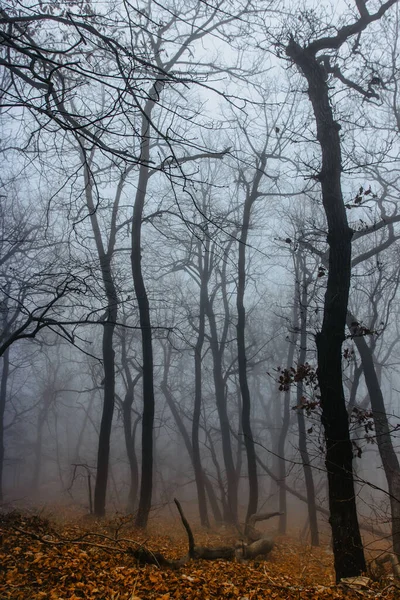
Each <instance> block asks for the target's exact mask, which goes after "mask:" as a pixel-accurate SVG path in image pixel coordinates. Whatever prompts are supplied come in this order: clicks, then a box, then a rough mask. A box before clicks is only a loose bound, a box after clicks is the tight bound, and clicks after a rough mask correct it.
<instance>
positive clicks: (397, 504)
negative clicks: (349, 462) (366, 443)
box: [347, 312, 400, 558]
mask: <svg viewBox="0 0 400 600" xmlns="http://www.w3.org/2000/svg"><path fill="white" fill-rule="evenodd" d="M347 325H348V327H349V330H350V332H351V334H352V336H353V340H354V343H355V345H356V347H357V350H358V353H359V355H360V358H361V364H362V368H363V372H364V379H365V383H366V385H367V389H368V394H369V398H370V401H371V409H372V415H373V419H374V425H375V434H376V442H377V445H378V449H379V454H380V457H381V460H382V465H383V468H384V471H385V475H386V479H387V482H388V489H389V499H390V508H391V513H392V538H393V549H394V552H395V553H396V554H397V556H399V558H400V466H399V460H398V457H397V454H396V451H395V449H394V447H393V441H392V438H391V435H390V426H389V422H388V418H387V415H386V408H385V402H384V399H383V395H382V390H381V386H380V384H379V379H378V375H377V373H376V369H375V364H374V357H373V352H372V350H371V348H370V347H369V346H368V344H367V342H366V340H365V337H363V335H362V333H360V332H359V331H358V321H357V319H356V318H355V317H354V315H352V314H351V313H350V312H349V313H348V317H347Z"/></svg>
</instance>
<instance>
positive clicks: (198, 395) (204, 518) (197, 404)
mask: <svg viewBox="0 0 400 600" xmlns="http://www.w3.org/2000/svg"><path fill="white" fill-rule="evenodd" d="M205 244H206V249H205V252H204V258H203V257H202V245H201V244H199V245H198V259H199V271H200V302H199V331H198V334H197V342H196V347H195V351H194V378H195V383H194V386H195V389H194V406H193V422H192V449H193V468H194V476H195V479H196V488H197V497H198V502H199V514H200V522H201V524H202V525H203V527H209V526H210V522H209V519H208V512H207V501H206V492H205V485H204V473H203V467H202V464H201V455H200V444H199V427H200V414H201V403H202V351H203V345H204V336H205V317H206V304H207V283H208V277H209V244H210V241H209V239H208V238H207V239H206V241H205Z"/></svg>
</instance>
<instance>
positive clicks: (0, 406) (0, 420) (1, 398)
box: [0, 348, 10, 502]
mask: <svg viewBox="0 0 400 600" xmlns="http://www.w3.org/2000/svg"><path fill="white" fill-rule="evenodd" d="M2 359H3V365H2V366H3V368H2V371H1V382H0V502H3V499H4V492H3V470H4V413H5V409H6V400H7V383H8V375H9V373H10V349H9V348H7V349H6V350H5V352H4V354H3V356H2Z"/></svg>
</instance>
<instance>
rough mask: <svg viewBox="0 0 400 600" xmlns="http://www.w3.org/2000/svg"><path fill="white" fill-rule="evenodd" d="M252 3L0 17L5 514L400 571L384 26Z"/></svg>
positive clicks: (391, 149)
mask: <svg viewBox="0 0 400 600" xmlns="http://www.w3.org/2000/svg"><path fill="white" fill-rule="evenodd" d="M262 4H263V5H262V6H259V5H257V3H253V2H248V3H247V2H244V3H241V2H219V3H217V4H215V5H214V3H213V2H211V3H203V2H198V1H193V2H189V3H188V2H185V3H183V2H182V3H181V2H167V4H165V5H164V6H161V5H160V4H158V3H157V2H148V3H141V2H138V3H133V4H129V3H120V2H115V3H108V2H102V3H98V2H93V3H91V2H88V3H87V4H85V3H81V2H72V3H70V2H65V3H63V2H61V3H60V4H58V3H57V4H55V3H53V2H49V3H40V4H38V5H36V4H35V3H33V2H29V3H26V4H24V5H22V4H20V3H18V2H13V1H12V2H6V4H5V6H4V8H3V9H2V12H1V15H2V16H1V19H0V21H1V27H2V34H1V35H2V40H3V41H2V43H3V46H2V50H1V65H2V67H1V68H2V72H1V81H2V85H1V104H0V107H1V112H0V126H1V136H0V137H1V142H0V148H1V152H2V170H1V175H0V187H1V189H0V199H1V212H0V224H1V238H0V294H1V298H0V302H1V304H0V307H1V310H0V317H1V319H2V328H1V337H0V353H1V361H2V367H1V369H2V371H1V382H0V451H1V453H0V465H1V472H0V475H1V502H2V509H3V510H10V509H12V508H15V507H19V508H23V507H25V508H29V509H31V510H32V509H34V510H40V508H41V507H43V506H46V507H47V508H48V509H49V510H54V511H57V510H64V509H68V510H71V512H73V513H74V514H77V515H78V514H79V515H84V514H89V513H90V514H95V515H96V516H98V517H102V516H104V515H105V514H107V515H110V514H113V513H115V512H116V511H118V512H123V513H127V514H131V515H132V522H134V523H135V524H136V525H137V526H138V527H146V526H147V523H148V521H149V520H150V521H151V520H152V519H154V518H155V517H160V518H163V519H165V520H168V519H169V518H171V515H172V514H175V505H174V503H173V501H174V498H178V499H179V501H180V502H181V503H182V505H183V506H184V508H185V511H186V513H187V514H188V515H189V516H190V518H191V520H192V521H193V522H199V523H201V524H202V525H203V526H206V527H208V526H210V525H212V526H221V525H223V524H224V525H227V524H228V525H235V524H236V525H238V524H243V523H245V522H248V519H249V517H250V516H251V515H252V514H256V513H265V512H268V513H275V512H276V513H277V514H276V515H275V516H274V517H273V518H272V517H271V520H270V521H269V522H268V527H269V528H270V530H271V531H274V532H279V533H280V534H285V533H287V532H291V533H293V532H294V534H295V535H301V537H302V539H304V540H308V541H310V542H311V543H313V544H315V545H316V544H318V537H319V536H320V539H321V540H323V542H324V543H330V536H331V527H330V524H329V521H328V520H329V515H331V525H332V535H333V549H334V552H338V547H339V545H340V544H342V545H343V543H344V544H346V541H345V539H340V536H339V534H338V531H335V528H334V527H335V526H334V523H335V518H336V519H344V517H343V514H342V515H341V516H337V515H338V514H339V513H340V510H342V509H340V503H341V502H342V503H343V502H346V503H349V504H348V505H349V507H350V508H348V511H347V513H346V514H350V513H351V514H353V513H352V512H351V511H353V510H354V520H353V521H352V523H351V524H349V523H350V517H349V522H347V521H346V525H344V526H343V527H342V530H343V531H344V530H346V529H348V531H350V530H351V531H353V530H352V529H351V528H352V527H353V526H354V527H355V528H356V529H358V525H359V526H360V528H361V531H362V532H364V533H365V532H366V531H368V532H369V533H371V532H375V534H376V536H378V537H379V536H389V537H390V536H392V537H393V542H394V548H395V552H397V551H398V550H399V551H400V531H399V530H398V523H397V521H396V519H397V516H399V515H400V512H399V514H398V512H397V511H400V508H399V507H400V504H399V501H400V499H399V497H398V490H399V489H400V488H399V487H398V485H397V482H398V481H400V480H399V477H400V470H399V464H398V458H397V456H398V439H399V433H398V430H399V420H398V415H399V412H400V407H399V395H398V390H399V388H400V381H399V343H398V342H399V326H398V323H399V314H398V311H399V295H398V284H399V264H400V263H399V238H400V232H399V225H398V223H399V221H400V216H399V214H398V197H399V189H400V181H399V175H400V172H399V164H400V163H399V127H400V125H399V123H400V120H399V105H398V82H397V78H398V69H399V55H398V46H397V44H398V6H397V4H396V2H388V3H386V4H385V10H383V9H382V12H381V13H379V15H378V13H377V12H376V15H375V13H374V11H378V10H379V7H380V6H381V4H382V3H381V2H378V1H377V2H369V3H368V5H366V3H364V2H363V1H361V2H358V3H355V4H354V6H353V3H341V4H337V3H335V2H332V3H331V2H325V3H320V2H319V3H311V2H309V3H307V2H306V3H304V2H298V3H297V2H291V3H290V6H286V3H285V2H282V3H280V2H275V3H270V4H269V3H262ZM356 5H357V6H356ZM386 5H387V6H386ZM367 6H368V10H367ZM360 7H361V8H360ZM372 15H375V16H374V17H373V18H372ZM378 17H379V18H378ZM352 23H355V25H354V31H353V29H352V30H351V31H350V30H349V29H346V27H348V26H349V24H352ZM338 32H339V33H338ZM340 452H341V453H342V454H341V456H339V453H340ZM341 461H342V462H341ZM346 486H350V487H346ZM352 486H354V487H352ZM352 490H353V492H352ZM346 506H347V504H346ZM346 510H347V509H346ZM332 511H333V512H332ZM335 511H337V512H335ZM332 515H336V517H333V516H332ZM396 515H397V516H396ZM346 518H347V517H346ZM343 522H344V521H343ZM343 522H342V525H343ZM349 535H350V533H349ZM351 535H352V536H353V537H352V538H351V539H352V540H357V536H356V535H353V533H352V534H351ZM338 536H339V537H338ZM396 540H397V541H396ZM396 544H397V545H396ZM355 546H360V544H359V543H358V542H355ZM335 556H336V561H337V562H336V563H335V565H336V569H337V573H340V576H347V575H349V574H352V575H354V574H359V573H360V572H362V571H363V569H362V561H361V563H360V562H359V563H358V566H356V567H354V565H355V564H356V562H357V561H356V559H354V563H351V567H349V569H347V566H346V565H345V566H343V564H344V563H341V562H340V561H341V559H340V557H339V558H337V555H336V554H335ZM346 564H347V563H346ZM360 565H361V566H360ZM346 569H347V570H346ZM338 578H340V577H339V575H338Z"/></svg>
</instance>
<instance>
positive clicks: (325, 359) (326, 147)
mask: <svg viewBox="0 0 400 600" xmlns="http://www.w3.org/2000/svg"><path fill="white" fill-rule="evenodd" d="M317 50H318V47H316V48H313V49H310V47H306V48H302V47H301V46H300V45H299V44H298V43H297V42H295V40H294V39H293V38H291V40H290V42H289V44H288V46H287V48H286V52H287V55H288V56H289V57H290V58H291V59H292V60H293V62H294V63H295V64H296V65H297V67H298V68H299V69H300V71H301V73H302V75H303V76H304V77H305V78H306V80H307V83H308V95H309V98H310V101H311V103H312V107H313V111H314V117H315V122H316V126H317V139H318V142H319V144H320V147H321V151H322V166H321V170H320V173H319V174H318V176H317V178H318V180H319V181H320V184H321V190H322V202H323V206H324V210H325V214H326V218H327V223H328V238H327V241H328V245H329V272H328V281H327V288H326V293H325V302H324V317H323V323H322V328H321V331H320V332H319V333H318V335H317V337H316V343H317V353H318V380H319V386H320V390H321V408H322V424H323V427H324V432H325V441H326V457H325V464H326V469H327V473H328V484H329V509H330V524H331V528H332V540H333V551H334V562H335V571H336V578H337V580H338V581H339V580H340V579H341V578H342V577H352V576H357V575H360V574H361V573H363V572H364V571H365V570H366V564H365V558H364V552H363V548H362V542H361V535H360V529H359V525H358V518H357V509H356V497H355V490H354V480H353V464H352V463H353V453H352V446H351V441H350V434H349V424H348V414H347V410H346V403H345V396H344V390H343V381H342V343H343V341H344V330H345V324H346V314H347V305H348V296H349V289H350V272H351V238H352V233H353V232H352V230H351V229H350V227H349V225H348V222H347V215H346V208H345V206H344V203H343V197H342V189H341V171H342V160H341V146H340V137H339V130H340V125H339V124H338V123H337V122H336V121H335V120H334V117H333V111H332V108H331V104H330V98H329V89H328V85H327V82H326V74H325V71H324V69H323V67H322V65H321V64H320V63H319V62H318V60H317V58H316V52H317Z"/></svg>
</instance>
